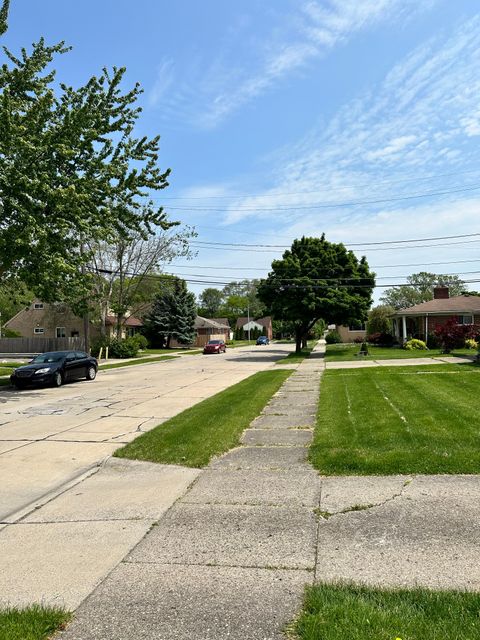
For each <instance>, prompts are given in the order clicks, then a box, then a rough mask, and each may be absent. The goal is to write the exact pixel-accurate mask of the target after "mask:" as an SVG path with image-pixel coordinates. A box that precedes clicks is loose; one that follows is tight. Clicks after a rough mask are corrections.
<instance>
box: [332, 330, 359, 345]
mask: <svg viewBox="0 0 480 640" xmlns="http://www.w3.org/2000/svg"><path fill="white" fill-rule="evenodd" d="M325 342H326V343H327V344H340V343H341V342H342V338H341V337H340V334H339V333H338V331H329V332H328V333H327V335H326V336H325ZM362 342H363V340H362Z"/></svg>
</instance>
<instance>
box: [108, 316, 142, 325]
mask: <svg viewBox="0 0 480 640" xmlns="http://www.w3.org/2000/svg"><path fill="white" fill-rule="evenodd" d="M105 324H106V325H112V326H114V325H116V324H117V318H116V316H107V317H106V318H105ZM122 325H123V326H124V327H143V322H142V321H141V320H139V319H138V318H135V317H134V316H129V317H128V318H126V320H124V321H123V322H122Z"/></svg>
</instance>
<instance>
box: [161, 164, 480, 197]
mask: <svg viewBox="0 0 480 640" xmlns="http://www.w3.org/2000/svg"><path fill="white" fill-rule="evenodd" d="M479 171H480V169H469V170H468V171H455V172H452V173H438V174H435V175H430V176H424V177H423V178H421V177H418V176H416V177H411V178H402V179H400V180H380V181H379V182H377V183H371V182H369V183H365V184H353V185H345V186H344V187H336V188H333V189H332V188H325V189H314V190H311V191H293V192H292V191H290V192H288V191H286V192H285V191H284V192H280V191H279V192H277V191H276V192H275V193H274V194H271V193H257V194H255V193H253V194H252V193H237V194H228V195H223V196H207V195H205V196H166V197H165V198H161V199H163V200H225V199H226V198H232V199H233V198H271V197H272V195H275V196H301V195H304V194H312V193H332V192H335V191H345V190H347V189H362V188H364V187H369V188H374V187H375V184H401V183H403V182H420V181H426V180H435V179H436V178H448V177H452V176H462V175H467V174H471V173H478V172H479ZM159 199H160V198H159Z"/></svg>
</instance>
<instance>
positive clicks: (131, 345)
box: [92, 337, 138, 358]
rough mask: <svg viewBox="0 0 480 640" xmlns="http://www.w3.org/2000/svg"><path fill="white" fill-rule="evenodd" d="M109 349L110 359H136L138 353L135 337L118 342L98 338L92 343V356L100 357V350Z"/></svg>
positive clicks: (112, 339) (111, 339) (116, 340)
mask: <svg viewBox="0 0 480 640" xmlns="http://www.w3.org/2000/svg"><path fill="white" fill-rule="evenodd" d="M101 347H103V352H104V355H105V349H106V348H107V347H108V357H109V358H134V357H135V356H136V355H137V353H138V343H137V341H136V339H135V338H134V337H132V338H126V339H125V340H118V339H117V338H97V339H96V340H94V341H93V342H92V355H93V356H95V357H98V354H99V353H100V348H101Z"/></svg>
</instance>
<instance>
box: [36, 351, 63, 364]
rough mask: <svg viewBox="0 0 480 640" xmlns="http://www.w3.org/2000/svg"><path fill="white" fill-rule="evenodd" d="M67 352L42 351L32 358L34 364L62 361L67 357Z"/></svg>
mask: <svg viewBox="0 0 480 640" xmlns="http://www.w3.org/2000/svg"><path fill="white" fill-rule="evenodd" d="M66 355H67V354H66V353H63V352H61V353H41V354H40V355H39V356H36V357H35V358H34V359H33V360H32V364H46V363H47V362H60V361H61V360H63V359H64V358H65V356H66Z"/></svg>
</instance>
